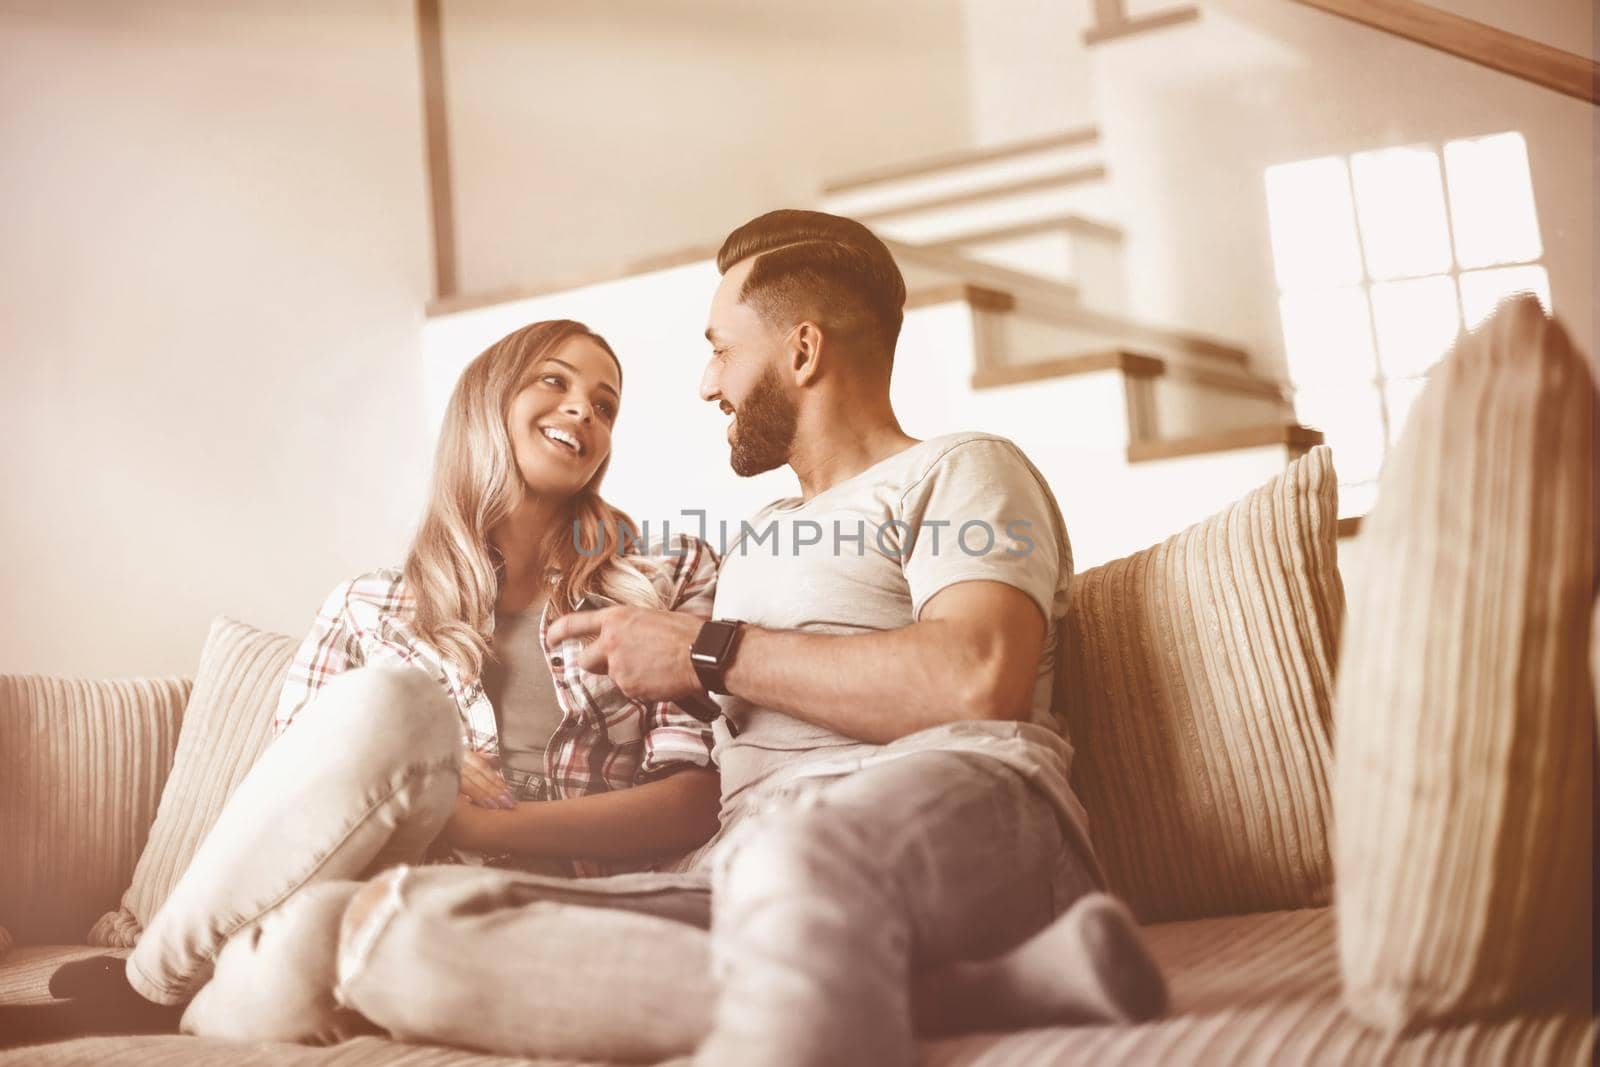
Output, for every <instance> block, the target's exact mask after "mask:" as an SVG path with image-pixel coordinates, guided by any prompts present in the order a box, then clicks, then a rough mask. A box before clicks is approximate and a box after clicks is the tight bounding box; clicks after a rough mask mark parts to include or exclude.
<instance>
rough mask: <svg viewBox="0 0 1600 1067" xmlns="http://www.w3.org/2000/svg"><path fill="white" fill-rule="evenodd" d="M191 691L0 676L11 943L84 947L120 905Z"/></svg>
mask: <svg viewBox="0 0 1600 1067" xmlns="http://www.w3.org/2000/svg"><path fill="white" fill-rule="evenodd" d="M192 685H193V682H192V680H191V679H188V678H139V679H126V680H116V681H88V680H82V679H68V678H47V677H42V676H39V675H0V923H3V924H4V925H5V926H6V927H9V930H10V936H11V938H12V939H14V941H15V943H16V944H19V945H28V944H51V943H58V944H59V943H81V942H82V941H83V939H84V936H85V933H86V932H87V931H88V929H89V926H90V924H91V923H93V922H94V921H95V919H97V918H98V917H99V916H100V915H101V913H103V912H105V911H107V910H109V909H112V908H115V907H116V906H117V901H118V899H119V898H120V897H121V895H122V893H123V891H124V890H125V889H126V888H127V887H128V883H129V881H130V880H131V879H132V877H133V868H134V864H135V863H137V862H138V859H139V852H140V850H141V849H143V848H144V843H145V838H146V837H147V836H148V834H149V832H150V824H151V822H152V821H153V820H154V819H155V813H156V805H157V803H158V802H159V801H160V799H161V790H162V787H163V786H164V785H165V784H166V780H167V773H168V772H169V771H170V770H171V769H172V756H173V751H174V750H175V749H176V747H177V742H178V728H179V726H180V725H181V723H182V720H183V709H184V705H185V704H186V703H187V701H188V699H189V690H190V688H191V687H192ZM5 939H6V938H5V935H4V934H3V933H0V944H3V943H4V941H5Z"/></svg>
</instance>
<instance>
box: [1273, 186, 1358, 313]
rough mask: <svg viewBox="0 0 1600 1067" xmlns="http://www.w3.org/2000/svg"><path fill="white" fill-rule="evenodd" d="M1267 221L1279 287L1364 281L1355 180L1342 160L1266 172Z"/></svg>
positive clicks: (1349, 283) (1289, 287)
mask: <svg viewBox="0 0 1600 1067" xmlns="http://www.w3.org/2000/svg"><path fill="white" fill-rule="evenodd" d="M1267 217H1268V220H1269V222H1270V223H1271V226H1272V258H1273V261H1274V262H1275V263H1276V264H1277V271H1278V288H1279V289H1292V288H1295V287H1296V286H1306V285H1310V286H1320V285H1353V284H1354V283H1356V282H1359V281H1360V280H1361V277H1362V275H1361V250H1360V248H1359V247H1358V246H1357V244H1356V216H1355V209H1354V208H1353V207H1352V206H1351V203H1350V177H1349V173H1348V171H1346V169H1345V165H1344V160H1342V159H1340V158H1338V157H1337V156H1329V157H1328V158H1326V159H1311V160H1307V161H1306V162H1304V163H1284V164H1280V165H1279V166H1276V167H1268V168H1267Z"/></svg>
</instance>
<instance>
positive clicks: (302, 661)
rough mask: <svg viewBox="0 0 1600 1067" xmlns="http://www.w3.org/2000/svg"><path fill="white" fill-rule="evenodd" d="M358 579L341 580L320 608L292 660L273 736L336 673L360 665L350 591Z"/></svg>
mask: <svg viewBox="0 0 1600 1067" xmlns="http://www.w3.org/2000/svg"><path fill="white" fill-rule="evenodd" d="M355 584H356V583H355V582H354V581H349V582H341V583H339V585H338V587H337V588H335V589H334V591H333V592H331V593H329V594H328V599H327V600H325V601H323V603H322V608H321V609H320V610H319V611H318V612H317V618H316V621H315V622H313V623H312V624H311V632H310V633H309V634H307V635H306V638H305V640H304V641H301V642H300V647H299V649H298V650H296V652H295V654H294V659H293V660H292V661H290V663H289V674H288V677H287V678H285V679H284V683H283V692H282V693H281V694H280V695H279V697H278V710H277V712H276V713H275V714H274V715H273V716H272V736H273V737H277V736H278V735H279V734H281V733H283V731H284V730H285V729H287V728H288V726H289V723H291V722H293V721H294V717H295V716H296V715H298V714H299V713H300V709H301V708H304V707H305V706H306V705H307V704H309V703H311V698H312V697H314V696H316V695H317V691H318V690H319V689H321V688H322V687H323V686H324V685H326V684H327V683H328V680H329V679H331V678H333V677H334V676H335V675H338V674H342V673H343V672H344V671H347V670H349V669H350V668H351V667H354V666H359V665H360V659H359V657H360V649H359V646H358V644H357V642H356V633H355V629H354V627H353V626H352V625H351V622H350V613H349V605H350V592H351V590H352V589H353V588H354V587H355Z"/></svg>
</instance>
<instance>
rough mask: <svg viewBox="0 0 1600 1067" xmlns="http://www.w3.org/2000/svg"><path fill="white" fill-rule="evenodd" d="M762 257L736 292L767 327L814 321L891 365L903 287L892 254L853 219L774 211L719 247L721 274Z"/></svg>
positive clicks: (903, 300)
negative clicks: (878, 354) (771, 324)
mask: <svg viewBox="0 0 1600 1067" xmlns="http://www.w3.org/2000/svg"><path fill="white" fill-rule="evenodd" d="M751 256H757V257H759V258H758V259H757V260H756V262H755V265H754V267H753V268H752V269H751V271H750V276H749V277H748V278H746V279H745V282H744V285H743V286H742V287H741V288H740V290H739V300H740V302H741V303H746V304H749V305H750V306H751V307H753V308H755V309H756V311H757V312H758V313H759V314H760V315H761V317H762V318H763V319H765V320H766V321H767V322H769V323H773V324H776V325H785V324H790V323H796V322H800V321H802V320H805V319H810V320H812V321H814V322H816V323H817V325H819V326H821V327H822V328H823V330H824V332H825V333H831V334H833V335H834V336H835V337H837V338H839V339H841V340H845V341H846V342H847V343H849V341H851V340H854V341H855V342H856V343H857V344H859V345H860V346H862V347H864V348H866V349H868V350H871V351H875V352H878V353H881V354H882V355H883V357H884V359H885V361H886V362H892V361H893V359H894V346H895V342H896V341H897V340H898V339H899V337H900V323H901V321H902V320H903V319H904V317H905V303H906V282H905V279H904V278H903V277H901V275H900V268H899V267H898V266H896V265H895V261H894V257H893V256H891V255H890V254H889V249H888V248H886V247H884V243H883V242H882V241H880V240H878V238H877V237H876V236H874V235H873V232H872V231H871V230H869V229H867V228H866V227H865V226H863V225H861V223H859V222H857V221H855V220H854V219H846V218H841V217H840V216H838V215H828V214H824V213H823V212H821V211H797V210H793V209H784V210H780V211H769V212H767V213H766V214H765V215H760V216H758V217H756V218H753V219H751V220H750V221H749V222H747V223H745V224H744V225H743V226H740V227H739V228H738V229H737V230H734V231H733V232H732V233H730V234H729V235H728V239H727V240H726V241H724V242H722V249H721V251H719V252H718V253H717V270H718V271H720V272H721V273H723V274H726V273H728V268H730V267H732V266H733V265H734V264H735V263H739V262H742V261H744V260H746V259H749V258H750V257H751Z"/></svg>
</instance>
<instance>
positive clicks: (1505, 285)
mask: <svg viewBox="0 0 1600 1067" xmlns="http://www.w3.org/2000/svg"><path fill="white" fill-rule="evenodd" d="M1512 293H1533V294H1534V295H1535V296H1537V297H1538V298H1539V303H1541V304H1543V305H1544V310H1545V314H1547V315H1548V314H1549V313H1550V276H1549V275H1548V274H1546V273H1545V272H1544V268H1543V267H1501V268H1500V269H1499V270H1470V271H1466V272H1464V273H1463V274H1462V275H1461V312H1462V315H1463V316H1464V317H1465V318H1466V321H1467V329H1469V330H1470V329H1472V328H1474V327H1475V326H1477V325H1478V324H1479V323H1481V322H1482V321H1483V320H1484V319H1486V318H1488V317H1489V312H1491V311H1493V310H1494V306H1495V305H1496V304H1498V303H1499V302H1500V301H1501V299H1502V298H1504V297H1507V296H1510V295H1511V294H1512Z"/></svg>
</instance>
